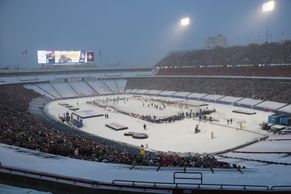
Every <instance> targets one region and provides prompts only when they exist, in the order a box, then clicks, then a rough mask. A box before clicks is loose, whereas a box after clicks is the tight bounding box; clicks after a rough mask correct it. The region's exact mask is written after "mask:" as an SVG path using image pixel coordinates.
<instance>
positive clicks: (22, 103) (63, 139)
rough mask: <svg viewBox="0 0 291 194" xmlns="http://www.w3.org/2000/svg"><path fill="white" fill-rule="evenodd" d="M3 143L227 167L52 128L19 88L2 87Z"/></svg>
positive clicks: (99, 157) (94, 157)
mask: <svg viewBox="0 0 291 194" xmlns="http://www.w3.org/2000/svg"><path fill="white" fill-rule="evenodd" d="M0 90H1V95H0V117H1V122H0V143H4V144H8V145H14V146H19V147H24V148H28V149H32V150H39V151H41V152H45V153H50V154H55V155H61V156H66V157H71V158H78V159H83V160H91V161H98V162H105V163H107V162H110V163H122V164H130V165H134V164H138V165H152V166H181V167H185V166H186V167H220V168H222V167H225V168H228V167H230V165H229V164H228V163H225V162H219V161H217V160H216V159H215V158H214V157H213V156H209V155H208V156H206V155H204V156H201V155H194V156H193V155H187V156H185V157H182V156H178V155H168V154H166V153H155V154H149V153H143V154H142V155H141V154H140V153H132V152H129V151H127V150H125V149H123V150H121V149H120V148H118V147H112V146H109V145H106V144H100V143H97V142H96V141H94V140H93V139H92V138H90V137H88V136H86V135H84V136H83V135H74V134H72V133H68V132H65V131H63V130H62V129H54V128H51V127H50V126H49V125H47V124H46V123H43V122H41V121H40V120H37V119H36V118H35V117H33V115H31V114H30V113H29V112H28V111H27V108H28V104H29V102H30V101H31V100H32V99H33V98H35V97H37V96H39V95H38V94H36V93H35V92H33V91H31V90H27V89H25V88H23V87H21V86H18V85H12V86H7V85H5V86H1V87H0Z"/></svg>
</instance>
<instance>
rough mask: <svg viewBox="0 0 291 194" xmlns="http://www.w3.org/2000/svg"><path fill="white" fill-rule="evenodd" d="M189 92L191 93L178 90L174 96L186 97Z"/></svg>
mask: <svg viewBox="0 0 291 194" xmlns="http://www.w3.org/2000/svg"><path fill="white" fill-rule="evenodd" d="M189 94H191V92H177V93H176V94H174V95H173V96H175V97H186V96H188V95H189Z"/></svg>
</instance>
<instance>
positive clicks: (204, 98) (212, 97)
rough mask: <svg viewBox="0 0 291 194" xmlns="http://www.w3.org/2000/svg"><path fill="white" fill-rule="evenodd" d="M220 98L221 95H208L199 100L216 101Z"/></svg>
mask: <svg viewBox="0 0 291 194" xmlns="http://www.w3.org/2000/svg"><path fill="white" fill-rule="evenodd" d="M222 97H223V96H222V95H215V94H209V95H207V96H204V97H202V98H201V99H203V100H218V99H220V98H222Z"/></svg>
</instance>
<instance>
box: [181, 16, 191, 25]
mask: <svg viewBox="0 0 291 194" xmlns="http://www.w3.org/2000/svg"><path fill="white" fill-rule="evenodd" d="M180 24H181V26H188V25H189V24H190V18H189V17H186V18H182V19H181V21H180Z"/></svg>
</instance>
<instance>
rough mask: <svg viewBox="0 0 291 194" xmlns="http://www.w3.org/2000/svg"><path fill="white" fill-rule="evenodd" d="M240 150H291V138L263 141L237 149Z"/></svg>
mask: <svg viewBox="0 0 291 194" xmlns="http://www.w3.org/2000/svg"><path fill="white" fill-rule="evenodd" d="M236 151H238V152H263V153H264V152H266V153H268V152H289V153H290V152H291V140H289V141H288V140H281V141H261V142H258V143H256V144H253V145H250V146H247V147H244V148H241V149H238V150H236Z"/></svg>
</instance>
